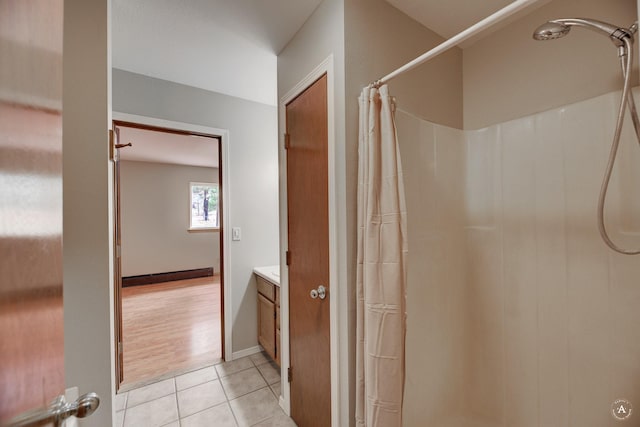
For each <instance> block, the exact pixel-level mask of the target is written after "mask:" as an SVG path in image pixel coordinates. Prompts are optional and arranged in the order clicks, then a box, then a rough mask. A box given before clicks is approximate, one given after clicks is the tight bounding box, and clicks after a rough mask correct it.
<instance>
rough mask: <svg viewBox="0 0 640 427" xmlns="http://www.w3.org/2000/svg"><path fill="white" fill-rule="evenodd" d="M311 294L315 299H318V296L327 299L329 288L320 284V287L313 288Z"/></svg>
mask: <svg viewBox="0 0 640 427" xmlns="http://www.w3.org/2000/svg"><path fill="white" fill-rule="evenodd" d="M309 294H310V295H311V298H313V299H316V298H320V299H325V298H326V297H327V288H325V287H324V286H322V285H320V286H318V289H311V292H310V293H309Z"/></svg>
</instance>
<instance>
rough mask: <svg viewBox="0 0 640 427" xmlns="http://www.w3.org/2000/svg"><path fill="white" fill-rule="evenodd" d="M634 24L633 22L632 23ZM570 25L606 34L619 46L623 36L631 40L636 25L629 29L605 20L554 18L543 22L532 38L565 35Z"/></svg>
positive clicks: (553, 37)
mask: <svg viewBox="0 0 640 427" xmlns="http://www.w3.org/2000/svg"><path fill="white" fill-rule="evenodd" d="M634 25H635V24H634ZM572 26H578V27H584V28H589V29H590V30H593V31H597V32H599V33H602V34H606V35H607V36H609V37H611V40H612V41H613V42H614V43H615V44H616V46H620V45H622V44H623V40H624V39H625V38H629V39H631V40H633V33H634V32H635V28H636V27H631V28H630V29H625V28H620V27H616V26H614V25H611V24H607V23H606V22H602V21H597V20H595V19H582V18H568V19H554V20H553V21H549V22H545V23H544V24H542V25H541V26H539V27H538V28H537V29H536V30H535V31H534V32H533V38H534V39H536V40H554V39H559V38H560V37H564V36H566V35H567V34H568V33H569V31H570V30H571V27H572Z"/></svg>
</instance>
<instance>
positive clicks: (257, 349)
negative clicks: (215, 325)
mask: <svg viewBox="0 0 640 427" xmlns="http://www.w3.org/2000/svg"><path fill="white" fill-rule="evenodd" d="M261 351H262V346H260V345H257V346H255V347H249V348H245V349H244V350H240V351H234V352H233V353H232V354H231V360H236V359H242V358H243V357H247V356H251V355H252V354H256V353H260V352H261ZM227 362H229V360H227Z"/></svg>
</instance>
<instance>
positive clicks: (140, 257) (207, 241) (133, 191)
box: [120, 161, 220, 277]
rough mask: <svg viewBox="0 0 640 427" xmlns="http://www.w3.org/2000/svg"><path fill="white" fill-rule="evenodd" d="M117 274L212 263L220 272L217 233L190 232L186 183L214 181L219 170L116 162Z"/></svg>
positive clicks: (182, 268) (158, 270)
mask: <svg viewBox="0 0 640 427" xmlns="http://www.w3.org/2000/svg"><path fill="white" fill-rule="evenodd" d="M120 182H121V189H122V190H121V193H120V198H121V203H122V209H121V220H122V275H123V276H124V277H128V276H138V275H142V274H155V273H166V272H172V271H182V270H191V269H196V268H207V267H213V268H214V272H215V273H216V274H220V233H219V232H217V231H215V232H191V233H190V232H189V231H188V228H189V211H188V207H189V183H190V182H218V169H216V168H205V167H196V166H184V165H169V164H164V163H148V162H133V161H122V162H121V163H120Z"/></svg>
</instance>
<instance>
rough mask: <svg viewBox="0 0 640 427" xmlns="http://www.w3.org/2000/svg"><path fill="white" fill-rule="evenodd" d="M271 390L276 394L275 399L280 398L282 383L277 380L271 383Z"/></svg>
mask: <svg viewBox="0 0 640 427" xmlns="http://www.w3.org/2000/svg"><path fill="white" fill-rule="evenodd" d="M269 387H271V391H273V394H274V395H275V396H276V398H277V399H280V394H281V393H282V384H280V382H279V381H278V382H277V383H274V384H271V385H270V386H269Z"/></svg>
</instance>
